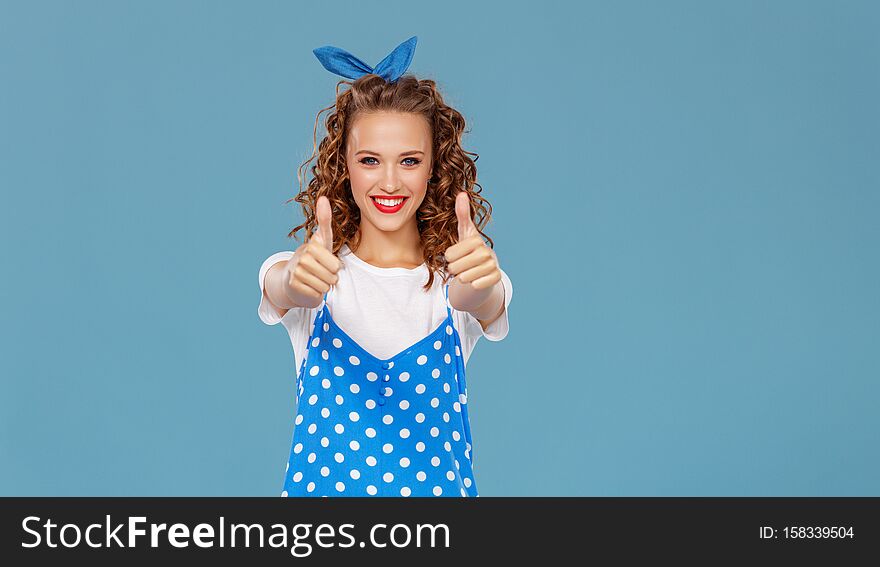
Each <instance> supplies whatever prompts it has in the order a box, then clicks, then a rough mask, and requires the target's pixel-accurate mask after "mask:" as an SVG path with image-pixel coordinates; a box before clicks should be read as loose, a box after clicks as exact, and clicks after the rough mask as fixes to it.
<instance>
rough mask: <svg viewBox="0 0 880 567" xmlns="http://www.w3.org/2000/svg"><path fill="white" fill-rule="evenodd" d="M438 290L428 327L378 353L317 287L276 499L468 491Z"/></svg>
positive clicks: (456, 388) (461, 392)
mask: <svg viewBox="0 0 880 567" xmlns="http://www.w3.org/2000/svg"><path fill="white" fill-rule="evenodd" d="M331 291H332V290H331ZM444 296H445V299H446V318H445V319H444V320H443V321H442V322H441V323H440V325H439V326H438V327H437V328H436V329H434V331H433V332H431V333H430V334H429V335H428V336H426V337H424V338H423V339H421V340H420V341H418V342H417V343H415V344H413V345H412V346H410V347H408V348H407V349H405V350H403V351H401V352H400V353H398V354H396V355H394V356H392V357H391V358H389V359H379V358H377V357H375V356H373V355H372V354H370V353H369V352H367V351H366V350H364V348H363V347H361V346H360V345H359V344H358V343H357V342H355V341H354V340H353V339H352V338H351V337H349V336H348V335H347V334H346V333H345V331H343V330H342V329H341V328H340V327H339V326H338V325H337V324H336V322H335V321H334V320H333V317H332V316H331V314H330V310H329V309H328V307H327V294H324V301H323V302H322V304H321V309H320V311H319V312H318V313H317V315H316V316H315V321H314V324H313V325H312V332H311V334H310V336H309V341H308V343H307V345H308V347H307V351H306V353H305V356H304V357H303V362H302V365H301V366H300V369H299V373H298V375H297V389H296V400H297V412H296V413H297V415H296V419H295V421H294V430H293V441H292V446H291V449H290V458H289V459H288V463H287V469H286V471H285V474H284V483H283V489H282V492H281V495H282V496H478V494H477V487H476V483H475V482H474V473H473V447H472V445H471V430H470V422H469V420H468V413H467V385H466V382H465V366H464V359H463V358H462V357H461V355H460V354H456V353H460V352H461V338H460V336H459V334H458V331H457V330H456V329H455V325H454V324H453V318H452V309H451V306H450V304H449V286H448V285H445V286H444Z"/></svg>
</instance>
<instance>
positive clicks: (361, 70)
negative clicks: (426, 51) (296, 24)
mask: <svg viewBox="0 0 880 567" xmlns="http://www.w3.org/2000/svg"><path fill="white" fill-rule="evenodd" d="M416 41H417V40H416V36H412V37H411V38H409V39H408V40H406V41H404V42H403V43H401V44H400V45H398V46H397V47H395V48H394V51H392V52H391V53H389V54H388V55H387V56H385V59H383V60H382V61H380V62H379V64H378V65H376V66H375V67H370V66H369V65H367V64H366V63H364V62H363V61H361V60H360V59H358V58H357V57H355V56H354V55H352V54H351V53H349V52H348V51H346V50H344V49H340V48H338V47H333V46H332V45H325V46H323V47H318V48H317V49H313V50H312V53H314V54H315V57H317V58H318V61H320V62H321V65H323V66H324V68H325V69H327V70H328V71H330V72H331V73H334V74H336V75H340V76H342V77H346V78H349V79H358V78H359V77H362V76H364V75H369V74H371V73H372V74H375V75H379V76H380V77H382V78H383V79H385V80H386V81H388V82H389V83H393V82H395V81H396V80H397V79H399V78H400V76H401V75H403V74H404V73H405V72H406V69H407V67H409V64H410V62H411V61H412V58H413V53H415V51H416Z"/></svg>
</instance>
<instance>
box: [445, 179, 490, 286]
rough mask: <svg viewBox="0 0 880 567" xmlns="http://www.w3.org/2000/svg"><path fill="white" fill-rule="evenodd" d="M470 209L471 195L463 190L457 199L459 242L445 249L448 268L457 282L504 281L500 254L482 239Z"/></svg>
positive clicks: (487, 282) (482, 283) (486, 283)
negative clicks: (499, 261) (500, 265)
mask: <svg viewBox="0 0 880 567" xmlns="http://www.w3.org/2000/svg"><path fill="white" fill-rule="evenodd" d="M470 212H471V204H470V198H469V196H468V193H467V192H465V191H462V192H460V193H459V194H458V195H457V196H456V198H455V217H456V219H457V220H458V242H457V243H456V244H454V245H452V246H450V247H449V248H447V249H446V251H445V252H444V256H446V261H447V263H448V264H447V266H446V269H447V271H448V272H449V273H450V274H452V275H453V276H456V278H457V279H458V281H460V282H461V283H469V284H470V285H471V287H472V288H473V289H477V290H482V289H490V288H492V286H494V285H495V284H497V283H498V282H499V281H501V268H500V267H499V265H498V256H496V254H495V251H494V250H492V249H491V248H489V246H487V245H486V243H485V242H484V241H483V237H482V236H481V235H480V233H479V232H478V231H477V227H476V225H474V221H473V220H471V214H470ZM486 296H488V293H487V294H486Z"/></svg>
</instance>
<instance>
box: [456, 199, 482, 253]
mask: <svg viewBox="0 0 880 567" xmlns="http://www.w3.org/2000/svg"><path fill="white" fill-rule="evenodd" d="M455 218H456V220H457V221H458V241H459V242H461V241H463V240H465V239H467V238H470V237H471V236H473V235H474V234H478V232H477V227H476V226H475V225H474V221H472V220H471V198H470V194H469V193H468V192H467V191H459V193H458V195H456V196H455Z"/></svg>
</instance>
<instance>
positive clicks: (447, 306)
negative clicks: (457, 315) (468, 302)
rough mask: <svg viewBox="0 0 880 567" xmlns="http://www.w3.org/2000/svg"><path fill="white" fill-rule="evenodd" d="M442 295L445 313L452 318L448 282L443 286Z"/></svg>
mask: <svg viewBox="0 0 880 567" xmlns="http://www.w3.org/2000/svg"><path fill="white" fill-rule="evenodd" d="M443 295H444V296H445V297H446V315H448V316H449V318H450V319H452V306H451V305H449V284H448V283H447V284H445V285H444V286H443Z"/></svg>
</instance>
